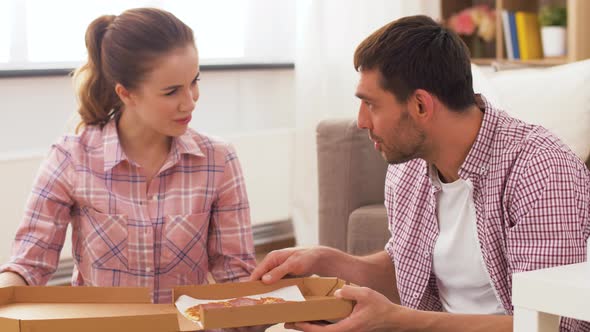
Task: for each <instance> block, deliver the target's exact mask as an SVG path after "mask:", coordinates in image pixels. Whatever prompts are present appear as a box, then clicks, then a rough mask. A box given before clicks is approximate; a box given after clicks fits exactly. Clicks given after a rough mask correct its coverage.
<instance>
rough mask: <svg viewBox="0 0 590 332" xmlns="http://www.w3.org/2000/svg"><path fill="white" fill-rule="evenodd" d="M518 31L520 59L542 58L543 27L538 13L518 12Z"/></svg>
mask: <svg viewBox="0 0 590 332" xmlns="http://www.w3.org/2000/svg"><path fill="white" fill-rule="evenodd" d="M514 16H515V21H516V33H517V35H518V46H519V47H520V59H521V60H530V59H541V58H543V49H542V48H541V29H540V28H539V21H538V19H537V14H535V13H528V12H516V14H515V15H514Z"/></svg>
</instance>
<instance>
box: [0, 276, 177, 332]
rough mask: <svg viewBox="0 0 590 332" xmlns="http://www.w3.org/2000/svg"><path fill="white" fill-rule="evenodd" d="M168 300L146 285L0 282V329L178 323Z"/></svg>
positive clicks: (51, 330)
mask: <svg viewBox="0 0 590 332" xmlns="http://www.w3.org/2000/svg"><path fill="white" fill-rule="evenodd" d="M177 312H178V311H177V310H176V309H175V308H174V307H173V306H172V305H171V304H152V303H151V297H150V290H149V289H148V288H125V287H42V286H19V287H6V288H0V331H2V332H35V331H43V332H58V331H59V332H69V331H72V332H73V331H76V332H78V331H85V332H99V331H101V332H102V331H109V332H119V331H120V332H128V331H152V332H162V331H173V330H177V329H178V318H177Z"/></svg>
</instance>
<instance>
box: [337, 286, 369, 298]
mask: <svg viewBox="0 0 590 332" xmlns="http://www.w3.org/2000/svg"><path fill="white" fill-rule="evenodd" d="M367 291H368V289H367V288H366V287H357V286H350V285H344V287H342V288H340V289H338V290H337V291H335V292H334V296H336V297H338V298H341V299H346V300H355V301H358V300H359V299H360V298H362V297H364V296H366V294H367Z"/></svg>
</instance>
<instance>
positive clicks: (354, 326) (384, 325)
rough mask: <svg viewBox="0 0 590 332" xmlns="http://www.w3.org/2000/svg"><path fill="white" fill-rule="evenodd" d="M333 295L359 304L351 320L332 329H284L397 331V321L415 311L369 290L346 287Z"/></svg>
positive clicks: (302, 326) (300, 326) (305, 327)
mask: <svg viewBox="0 0 590 332" xmlns="http://www.w3.org/2000/svg"><path fill="white" fill-rule="evenodd" d="M334 295H335V296H336V297H340V298H343V299H348V300H354V301H356V305H355V306H354V309H353V310H352V313H351V314H350V316H348V317H346V318H344V319H343V320H341V321H339V322H337V323H335V324H330V325H317V324H313V323H305V322H303V323H287V324H285V328H290V329H296V330H300V331H306V332H336V331H338V332H348V331H351V332H352V331H355V332H358V331H397V329H398V328H399V325H397V324H396V321H397V322H401V319H399V320H398V318H401V316H402V315H404V314H406V313H409V312H411V311H412V310H411V309H408V308H406V307H402V306H399V305H397V304H393V303H392V302H390V301H389V300H388V299H387V298H386V297H385V296H383V295H382V294H380V293H378V292H376V291H374V290H372V289H370V288H367V287H356V286H344V287H342V289H340V290H338V291H336V292H335V293H334Z"/></svg>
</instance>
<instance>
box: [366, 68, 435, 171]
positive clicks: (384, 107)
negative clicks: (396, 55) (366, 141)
mask: <svg viewBox="0 0 590 332" xmlns="http://www.w3.org/2000/svg"><path fill="white" fill-rule="evenodd" d="M380 80H381V73H380V72H379V71H378V70H361V72H360V80H359V83H358V86H357V91H356V96H357V97H358V98H359V99H361V105H360V109H359V114H358V127H359V128H361V129H368V130H369V138H370V139H371V140H372V141H373V143H374V144H375V149H376V150H377V151H380V152H381V155H382V156H383V158H384V159H385V160H386V161H387V162H388V163H390V164H400V163H404V162H406V161H409V160H412V159H415V158H420V157H422V156H423V154H424V145H425V144H424V141H425V139H426V136H425V134H424V132H423V131H422V130H421V129H420V128H419V127H418V126H417V125H416V122H415V121H414V119H413V117H412V114H411V111H410V109H409V107H408V103H400V102H399V101H398V100H397V98H396V97H395V96H394V95H393V94H392V93H391V92H389V91H386V90H384V89H383V88H382V87H381V85H380Z"/></svg>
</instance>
